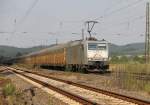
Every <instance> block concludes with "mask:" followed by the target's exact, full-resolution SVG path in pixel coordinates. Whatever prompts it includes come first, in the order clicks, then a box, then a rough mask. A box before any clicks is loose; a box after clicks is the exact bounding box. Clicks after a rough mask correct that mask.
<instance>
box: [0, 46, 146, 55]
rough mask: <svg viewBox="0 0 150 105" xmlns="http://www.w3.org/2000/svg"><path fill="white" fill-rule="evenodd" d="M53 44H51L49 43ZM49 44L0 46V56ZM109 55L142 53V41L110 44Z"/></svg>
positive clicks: (37, 48) (36, 48)
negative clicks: (121, 44)
mask: <svg viewBox="0 0 150 105" xmlns="http://www.w3.org/2000/svg"><path fill="white" fill-rule="evenodd" d="M50 46H53V45H50ZM50 46H36V47H31V48H17V47H11V46H0V56H4V57H15V56H17V55H23V54H28V53H31V52H35V51H39V50H41V49H44V48H47V47H50ZM109 47H110V49H109V51H110V55H111V56H112V55H137V54H143V53H144V43H132V44H127V45H123V46H118V45H115V44H111V45H110V46H109Z"/></svg>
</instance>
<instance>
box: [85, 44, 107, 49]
mask: <svg viewBox="0 0 150 105" xmlns="http://www.w3.org/2000/svg"><path fill="white" fill-rule="evenodd" d="M88 50H106V44H98V43H89V44H88Z"/></svg>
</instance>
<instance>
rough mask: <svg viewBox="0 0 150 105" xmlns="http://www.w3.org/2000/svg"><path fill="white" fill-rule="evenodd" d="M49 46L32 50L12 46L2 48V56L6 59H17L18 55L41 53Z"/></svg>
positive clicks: (0, 49) (0, 53) (0, 52)
mask: <svg viewBox="0 0 150 105" xmlns="http://www.w3.org/2000/svg"><path fill="white" fill-rule="evenodd" d="M46 47H47V46H37V47H32V48H17V47H11V46H0V56H4V57H15V56H17V55H18V54H21V55H23V54H28V53H31V52H35V51H39V50H41V49H44V48H46Z"/></svg>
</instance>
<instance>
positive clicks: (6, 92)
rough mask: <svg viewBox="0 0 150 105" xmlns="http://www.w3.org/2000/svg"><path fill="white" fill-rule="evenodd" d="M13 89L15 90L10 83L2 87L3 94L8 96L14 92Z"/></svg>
mask: <svg viewBox="0 0 150 105" xmlns="http://www.w3.org/2000/svg"><path fill="white" fill-rule="evenodd" d="M15 90H16V88H15V86H14V85H13V84H12V83H8V84H6V85H5V86H4V88H3V94H4V95H5V96H10V95H13V94H14V93H15Z"/></svg>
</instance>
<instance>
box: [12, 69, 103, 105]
mask: <svg viewBox="0 0 150 105" xmlns="http://www.w3.org/2000/svg"><path fill="white" fill-rule="evenodd" d="M12 71H13V72H15V73H17V74H20V75H22V76H24V77H26V78H28V79H30V80H32V81H34V82H36V83H39V84H41V85H42V86H44V87H47V88H49V89H51V90H53V91H56V92H58V93H60V94H62V95H64V96H67V97H69V98H70V99H72V100H75V101H76V102H79V103H81V104H83V105H100V104H98V103H96V102H93V101H91V100H88V99H86V98H84V97H81V96H79V95H76V94H73V93H70V92H68V91H65V90H62V89H60V88H57V87H55V86H53V85H50V84H48V83H45V82H43V81H40V80H38V79H35V78H33V77H30V76H27V75H25V74H24V73H20V72H17V71H15V70H12Z"/></svg>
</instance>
